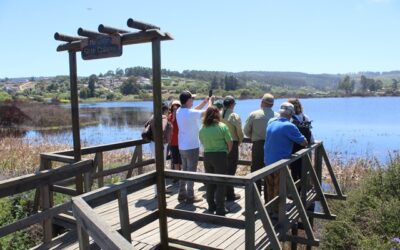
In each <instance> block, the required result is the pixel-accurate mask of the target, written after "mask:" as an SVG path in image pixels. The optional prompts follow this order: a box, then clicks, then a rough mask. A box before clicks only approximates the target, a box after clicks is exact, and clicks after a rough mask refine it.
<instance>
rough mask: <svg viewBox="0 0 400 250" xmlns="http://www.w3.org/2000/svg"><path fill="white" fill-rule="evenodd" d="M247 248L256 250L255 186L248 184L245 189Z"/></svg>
mask: <svg viewBox="0 0 400 250" xmlns="http://www.w3.org/2000/svg"><path fill="white" fill-rule="evenodd" d="M244 198H245V210H244V212H245V215H244V216H245V220H246V228H245V247H246V249H247V250H248V249H254V246H255V233H256V232H255V223H256V220H255V215H254V213H255V211H254V207H255V201H254V188H253V184H248V185H246V187H245V197H244Z"/></svg>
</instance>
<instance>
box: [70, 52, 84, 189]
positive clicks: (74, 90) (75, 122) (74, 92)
mask: <svg viewBox="0 0 400 250" xmlns="http://www.w3.org/2000/svg"><path fill="white" fill-rule="evenodd" d="M68 52H69V78H70V84H71V114H72V135H73V141H74V159H75V161H80V160H81V158H82V156H81V137H80V131H79V103H78V102H79V100H78V75H77V74H78V73H77V66H76V52H75V51H68ZM82 182H83V180H82V174H80V175H77V176H76V182H75V184H76V191H77V192H78V193H79V194H82V193H83V185H82Z"/></svg>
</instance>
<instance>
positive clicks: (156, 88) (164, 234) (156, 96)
mask: <svg viewBox="0 0 400 250" xmlns="http://www.w3.org/2000/svg"><path fill="white" fill-rule="evenodd" d="M151 45H152V56H153V58H152V59H153V60H152V63H153V110H154V131H153V132H154V138H155V144H156V145H155V149H156V150H155V151H156V171H157V176H156V181H157V193H158V195H157V200H158V210H159V213H160V219H159V223H160V238H161V247H162V249H168V225H167V214H166V206H167V204H166V201H165V176H164V152H163V151H164V145H163V133H162V117H161V116H162V112H161V105H162V100H161V98H162V96H161V51H160V50H161V48H160V47H161V46H160V38H155V39H153V41H152V43H151Z"/></svg>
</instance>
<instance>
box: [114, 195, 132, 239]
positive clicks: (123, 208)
mask: <svg viewBox="0 0 400 250" xmlns="http://www.w3.org/2000/svg"><path fill="white" fill-rule="evenodd" d="M117 195H118V208H119V223H120V225H121V231H122V236H124V238H125V239H126V240H127V241H129V242H131V241H132V239H131V230H130V221H129V209H128V194H127V191H126V188H123V189H120V190H118V191H117Z"/></svg>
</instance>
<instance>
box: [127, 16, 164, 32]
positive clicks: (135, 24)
mask: <svg viewBox="0 0 400 250" xmlns="http://www.w3.org/2000/svg"><path fill="white" fill-rule="evenodd" d="M127 25H128V27H130V28H133V29H138V30H149V29H157V30H159V29H160V27H157V26H155V25H153V24H149V23H144V22H141V21H137V20H133V19H132V18H129V19H128V21H127Z"/></svg>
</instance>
